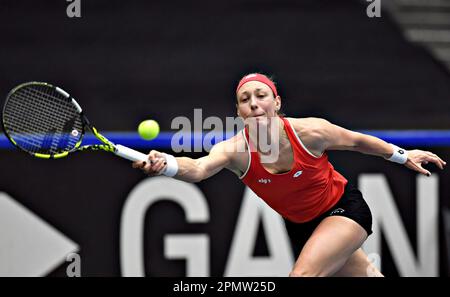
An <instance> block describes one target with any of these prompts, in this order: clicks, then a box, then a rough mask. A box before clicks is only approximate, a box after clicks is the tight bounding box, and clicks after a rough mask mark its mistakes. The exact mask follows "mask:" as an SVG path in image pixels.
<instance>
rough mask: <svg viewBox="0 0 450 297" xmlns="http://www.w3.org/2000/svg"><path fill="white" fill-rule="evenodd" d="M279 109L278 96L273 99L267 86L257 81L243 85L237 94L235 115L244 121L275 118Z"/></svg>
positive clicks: (279, 99)
mask: <svg viewBox="0 0 450 297" xmlns="http://www.w3.org/2000/svg"><path fill="white" fill-rule="evenodd" d="M280 107H281V98H280V96H277V97H274V94H273V92H272V90H271V89H270V88H269V86H267V85H266V84H264V83H262V82H259V81H249V82H247V83H245V84H244V85H243V86H242V87H241V88H240V89H239V91H238V93H237V103H236V108H237V114H238V116H240V117H242V118H243V119H244V120H246V119H248V118H262V117H265V118H270V117H275V116H276V115H277V111H278V110H279V109H280Z"/></svg>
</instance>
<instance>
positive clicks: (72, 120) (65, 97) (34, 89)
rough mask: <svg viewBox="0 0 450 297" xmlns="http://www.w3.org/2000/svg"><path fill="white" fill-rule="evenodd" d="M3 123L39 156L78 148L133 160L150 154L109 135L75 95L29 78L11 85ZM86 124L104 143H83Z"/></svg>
mask: <svg viewBox="0 0 450 297" xmlns="http://www.w3.org/2000/svg"><path fill="white" fill-rule="evenodd" d="M2 125H3V130H4V131H5V135H6V137H7V138H8V139H9V140H10V141H11V143H12V144H14V145H15V146H16V147H18V148H20V149H21V150H23V151H25V152H27V153H29V154H31V155H32V156H35V157H38V158H44V159H58V158H63V157H66V156H67V155H69V154H70V153H72V152H75V151H84V150H103V151H107V152H112V153H114V154H116V155H117V156H119V157H122V158H125V159H128V160H130V161H147V155H145V154H143V153H140V152H138V151H135V150H133V149H130V148H127V147H125V146H122V145H119V144H113V143H112V142H111V141H109V140H108V139H106V138H105V137H104V136H103V135H101V134H100V133H99V132H98V131H97V129H96V128H95V127H94V126H92V125H91V124H90V122H89V120H88V119H87V117H86V116H85V115H84V113H83V110H82V109H81V107H80V105H79V104H78V103H77V102H76V101H75V99H74V98H73V97H71V96H70V95H69V94H68V93H67V92H65V91H64V90H62V89H60V88H58V87H55V86H52V85H50V84H48V83H43V82H28V83H24V84H21V85H18V86H17V87H15V88H14V89H12V90H11V91H10V92H9V94H8V96H7V98H6V102H5V105H4V107H3V114H2ZM86 128H88V129H89V130H90V131H91V132H92V133H93V134H94V135H95V136H96V137H97V138H98V139H99V140H100V142H101V143H102V144H93V145H83V146H82V145H81V142H82V139H83V135H84V133H85V131H86Z"/></svg>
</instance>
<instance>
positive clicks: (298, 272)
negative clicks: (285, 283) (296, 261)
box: [289, 265, 327, 277]
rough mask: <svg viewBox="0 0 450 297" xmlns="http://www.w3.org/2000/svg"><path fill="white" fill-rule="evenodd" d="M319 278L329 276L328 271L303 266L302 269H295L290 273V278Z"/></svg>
mask: <svg viewBox="0 0 450 297" xmlns="http://www.w3.org/2000/svg"><path fill="white" fill-rule="evenodd" d="M317 276H327V273H326V271H322V270H321V269H319V268H317V267H314V266H311V265H302V266H301V267H294V269H292V271H291V272H290V273H289V277H317Z"/></svg>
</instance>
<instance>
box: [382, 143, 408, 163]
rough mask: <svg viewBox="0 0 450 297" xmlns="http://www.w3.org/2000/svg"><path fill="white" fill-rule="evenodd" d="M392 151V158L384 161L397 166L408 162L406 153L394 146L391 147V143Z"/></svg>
mask: <svg viewBox="0 0 450 297" xmlns="http://www.w3.org/2000/svg"><path fill="white" fill-rule="evenodd" d="M391 146H392V149H393V150H394V153H393V154H392V156H391V157H390V158H388V159H386V160H389V161H391V162H395V163H399V164H405V163H406V161H408V153H407V152H406V150H405V149H402V148H401V147H398V146H396V145H393V144H392V143H391Z"/></svg>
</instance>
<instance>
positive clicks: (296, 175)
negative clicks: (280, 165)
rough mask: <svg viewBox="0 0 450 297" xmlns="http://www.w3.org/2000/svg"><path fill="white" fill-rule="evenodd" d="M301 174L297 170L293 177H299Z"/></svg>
mask: <svg viewBox="0 0 450 297" xmlns="http://www.w3.org/2000/svg"><path fill="white" fill-rule="evenodd" d="M302 173H303V171H301V170H299V171H297V172H296V173H294V175H293V177H294V178H296V177H299V176H300V175H302Z"/></svg>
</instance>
